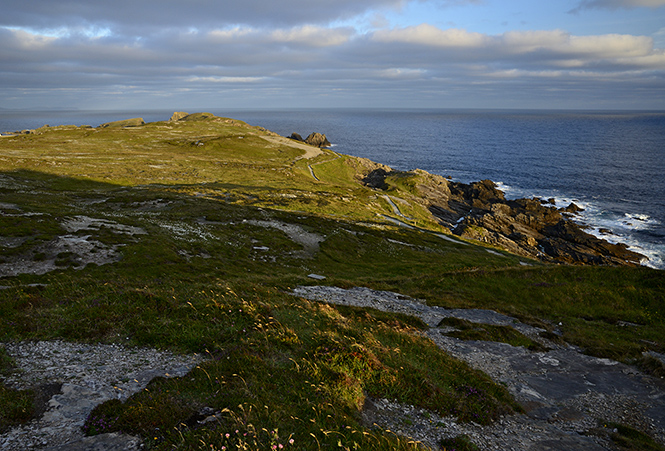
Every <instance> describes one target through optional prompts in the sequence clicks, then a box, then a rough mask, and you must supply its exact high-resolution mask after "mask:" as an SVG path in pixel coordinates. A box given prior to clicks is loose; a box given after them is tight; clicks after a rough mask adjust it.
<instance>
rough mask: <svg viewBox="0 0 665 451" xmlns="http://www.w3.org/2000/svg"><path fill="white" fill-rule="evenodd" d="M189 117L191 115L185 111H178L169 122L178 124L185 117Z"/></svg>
mask: <svg viewBox="0 0 665 451" xmlns="http://www.w3.org/2000/svg"><path fill="white" fill-rule="evenodd" d="M187 116H189V113H185V112H184V111H176V112H175V113H173V114H172V115H171V118H170V119H169V122H177V121H179V120H180V119H182V118H183V117H187Z"/></svg>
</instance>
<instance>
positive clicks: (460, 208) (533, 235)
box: [362, 165, 646, 266]
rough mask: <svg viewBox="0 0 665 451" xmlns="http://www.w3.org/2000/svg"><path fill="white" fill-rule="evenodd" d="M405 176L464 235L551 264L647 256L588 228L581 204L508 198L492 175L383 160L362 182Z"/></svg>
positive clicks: (634, 261)
mask: <svg viewBox="0 0 665 451" xmlns="http://www.w3.org/2000/svg"><path fill="white" fill-rule="evenodd" d="M399 179H403V180H408V181H409V184H410V185H412V186H414V189H415V194H416V195H417V197H419V201H420V202H422V203H423V204H424V206H425V207H426V208H427V209H428V210H429V211H430V212H431V213H432V215H433V216H434V217H435V218H436V220H437V221H438V222H439V224H441V225H442V226H444V227H446V228H447V229H448V230H449V231H450V232H451V233H452V234H454V235H457V236H459V237H461V238H466V239H472V240H476V241H480V242H482V243H485V244H489V245H492V246H496V247H498V248H501V249H505V250H507V251H509V252H511V253H514V254H517V255H520V256H524V257H529V258H534V259H538V260H541V261H546V262H551V263H562V264H576V265H627V266H640V264H641V262H642V261H644V260H645V259H646V257H645V256H644V255H641V254H639V253H637V252H633V251H631V250H629V249H628V247H627V246H626V245H624V244H613V243H610V242H608V241H606V240H603V239H600V238H597V237H595V236H593V235H591V234H590V233H587V232H586V231H585V230H584V226H583V225H580V224H579V223H578V222H576V221H575V218H576V216H577V215H578V214H579V212H580V211H582V209H581V208H580V207H579V206H577V205H575V204H573V203H571V204H570V205H568V206H566V207H563V208H557V207H556V206H555V205H554V200H553V199H548V200H542V199H537V198H534V199H525V198H523V199H514V200H510V199H506V197H505V194H504V193H503V192H502V191H501V190H499V189H498V188H497V185H496V183H494V182H492V181H491V180H482V181H479V182H473V183H470V184H465V183H460V182H454V181H451V180H448V179H446V178H444V177H441V176H438V175H434V174H430V173H428V172H425V171H423V170H419V169H416V170H414V171H406V172H403V171H394V170H392V169H391V168H389V167H387V166H382V165H378V166H377V167H375V168H374V169H372V170H371V171H369V172H367V173H366V174H365V175H364V178H363V179H362V182H363V183H364V184H365V185H366V186H369V187H372V188H375V189H377V190H388V189H390V184H391V182H392V183H395V181H397V180H399Z"/></svg>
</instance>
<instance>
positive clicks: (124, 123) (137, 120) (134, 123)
mask: <svg viewBox="0 0 665 451" xmlns="http://www.w3.org/2000/svg"><path fill="white" fill-rule="evenodd" d="M141 125H145V121H144V120H143V118H142V117H134V118H131V119H123V120H121V121H113V122H106V123H104V124H102V125H100V128H111V127H139V126H141Z"/></svg>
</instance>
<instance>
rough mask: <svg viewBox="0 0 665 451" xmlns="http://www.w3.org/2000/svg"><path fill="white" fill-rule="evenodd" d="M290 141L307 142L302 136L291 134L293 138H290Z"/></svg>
mask: <svg viewBox="0 0 665 451" xmlns="http://www.w3.org/2000/svg"><path fill="white" fill-rule="evenodd" d="M289 139H293V140H295V141H302V142H305V140H304V139H303V137H302V136H300V135H299V134H298V133H295V132H294V133H291V136H289Z"/></svg>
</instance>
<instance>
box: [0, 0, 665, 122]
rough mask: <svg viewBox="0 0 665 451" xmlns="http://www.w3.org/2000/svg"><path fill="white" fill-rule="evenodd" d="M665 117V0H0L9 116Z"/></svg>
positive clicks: (2, 104) (0, 97)
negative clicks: (22, 112) (486, 112)
mask: <svg viewBox="0 0 665 451" xmlns="http://www.w3.org/2000/svg"><path fill="white" fill-rule="evenodd" d="M346 107H349V108H502V109H503V108H506V109H509V108H520V109H523V108H533V109H628V110H636V109H637V110H665V0H552V1H534V0H503V1H498V0H241V1H228V0H217V1H215V0H188V1H184V0H113V1H109V0H55V1H54V0H21V1H20V2H18V1H16V0H0V108H2V109H90V110H110V109H121V110H128V109H173V110H174V111H175V110H189V111H193V110H197V108H198V110H199V111H201V110H205V109H215V110H219V109H241V108H247V109H262V108H263V109H283V108H284V109H285V108H346Z"/></svg>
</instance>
